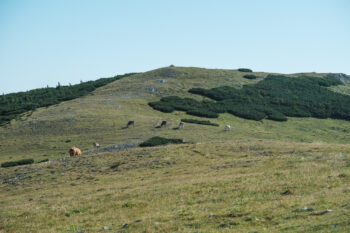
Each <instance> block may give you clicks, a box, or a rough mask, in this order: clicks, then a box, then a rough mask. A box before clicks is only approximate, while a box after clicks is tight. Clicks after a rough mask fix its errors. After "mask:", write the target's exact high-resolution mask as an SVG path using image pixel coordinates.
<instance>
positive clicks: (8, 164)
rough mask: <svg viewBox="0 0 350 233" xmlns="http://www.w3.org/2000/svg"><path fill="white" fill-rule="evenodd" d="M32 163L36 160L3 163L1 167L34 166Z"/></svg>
mask: <svg viewBox="0 0 350 233" xmlns="http://www.w3.org/2000/svg"><path fill="white" fill-rule="evenodd" d="M32 163H34V159H22V160H17V161H10V162H5V163H2V164H1V167H14V166H19V165H25V164H32Z"/></svg>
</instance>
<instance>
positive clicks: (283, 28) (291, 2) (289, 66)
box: [0, 0, 350, 93]
mask: <svg viewBox="0 0 350 233" xmlns="http://www.w3.org/2000/svg"><path fill="white" fill-rule="evenodd" d="M349 12H350V0H211V1H209V0H142V1H141V0H110V1H109V0H94V1H93V0H81V1H78V0H57V1H53V0H52V1H50V0H0V93H9V92H15V91H25V90H29V89H33V88H40V87H45V86H46V85H49V86H56V85H57V83H58V82H60V83H61V84H62V85H65V84H68V83H72V84H75V83H79V82H80V80H83V81H88V80H95V79H97V78H100V77H108V76H113V75H116V74H123V73H127V72H143V71H148V70H152V69H155V68H159V67H163V66H169V65H170V64H174V65H176V66H197V67H206V68H227V69H237V68H239V67H247V68H251V69H253V70H255V71H266V72H281V73H296V72H313V71H314V72H342V73H347V74H350V57H349V56H350V13H349Z"/></svg>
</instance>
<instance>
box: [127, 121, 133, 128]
mask: <svg viewBox="0 0 350 233" xmlns="http://www.w3.org/2000/svg"><path fill="white" fill-rule="evenodd" d="M131 125H132V127H134V126H135V121H129V122H128V124H127V125H126V128H129V126H131Z"/></svg>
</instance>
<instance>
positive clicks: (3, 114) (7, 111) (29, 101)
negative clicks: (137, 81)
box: [0, 73, 134, 125]
mask: <svg viewBox="0 0 350 233" xmlns="http://www.w3.org/2000/svg"><path fill="white" fill-rule="evenodd" d="M133 74H134V73H130V74H125V75H117V76H115V77H112V78H101V79H98V80H96V81H88V82H82V83H80V84H77V85H69V86H61V85H58V86H57V87H56V88H54V87H47V88H41V89H35V90H31V91H27V92H18V93H11V94H6V95H2V96H0V125H3V124H6V123H7V122H9V121H11V120H12V119H15V118H16V117H18V116H19V115H20V114H22V113H24V112H27V111H33V110H35V109H37V108H40V107H48V106H50V105H54V104H59V103H60V102H62V101H67V100H72V99H75V98H79V97H81V96H84V95H87V94H89V93H90V92H92V91H94V90H95V89H96V88H98V87H102V86H104V85H106V84H108V83H111V82H113V81H115V80H118V79H121V78H123V77H127V76H130V75H133Z"/></svg>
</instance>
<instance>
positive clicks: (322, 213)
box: [320, 209, 333, 215]
mask: <svg viewBox="0 0 350 233" xmlns="http://www.w3.org/2000/svg"><path fill="white" fill-rule="evenodd" d="M330 212H333V210H330V209H326V210H325V211H323V212H321V213H320V214H321V215H324V214H328V213H330Z"/></svg>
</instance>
